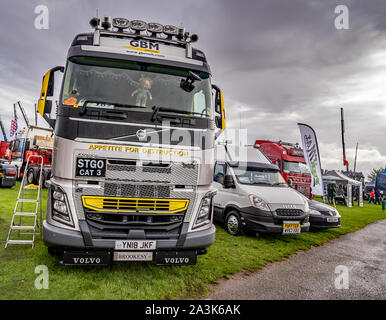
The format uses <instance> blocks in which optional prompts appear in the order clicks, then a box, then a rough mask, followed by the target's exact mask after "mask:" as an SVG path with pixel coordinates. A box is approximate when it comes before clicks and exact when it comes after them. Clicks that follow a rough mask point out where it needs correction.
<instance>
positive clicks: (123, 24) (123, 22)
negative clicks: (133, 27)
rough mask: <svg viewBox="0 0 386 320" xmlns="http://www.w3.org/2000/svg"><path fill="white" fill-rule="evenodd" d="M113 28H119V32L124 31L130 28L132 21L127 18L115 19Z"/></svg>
mask: <svg viewBox="0 0 386 320" xmlns="http://www.w3.org/2000/svg"><path fill="white" fill-rule="evenodd" d="M113 27H114V28H117V29H118V31H123V29H127V28H128V27H130V21H129V20H127V19H125V18H114V19H113Z"/></svg>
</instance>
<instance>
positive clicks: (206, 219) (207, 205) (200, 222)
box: [193, 192, 215, 229]
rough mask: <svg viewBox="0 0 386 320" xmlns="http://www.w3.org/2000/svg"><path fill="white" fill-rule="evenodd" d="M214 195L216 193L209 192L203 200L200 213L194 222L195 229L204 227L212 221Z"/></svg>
mask: <svg viewBox="0 0 386 320" xmlns="http://www.w3.org/2000/svg"><path fill="white" fill-rule="evenodd" d="M214 195H215V193H214V192H209V193H207V194H206V195H205V196H204V197H203V198H202V200H201V205H200V211H199V212H198V215H197V218H196V221H195V222H194V225H193V229H195V228H199V227H202V226H204V225H206V224H208V223H210V222H211V221H212V199H213V196H214Z"/></svg>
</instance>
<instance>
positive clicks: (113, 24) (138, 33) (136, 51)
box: [78, 16, 206, 66]
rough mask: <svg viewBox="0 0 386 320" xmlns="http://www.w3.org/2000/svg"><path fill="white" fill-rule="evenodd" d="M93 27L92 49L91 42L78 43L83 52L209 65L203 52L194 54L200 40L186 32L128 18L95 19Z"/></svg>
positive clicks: (92, 22) (92, 21)
mask: <svg viewBox="0 0 386 320" xmlns="http://www.w3.org/2000/svg"><path fill="white" fill-rule="evenodd" d="M90 25H91V26H92V27H93V28H94V29H95V32H94V37H93V45H90V43H89V42H90V39H87V40H86V38H85V41H84V42H83V43H84V45H83V43H82V41H81V39H82V38H80V39H78V41H79V44H82V49H83V50H88V51H96V52H110V53H118V54H126V55H137V56H141V57H147V58H157V59H163V60H172V61H177V62H183V63H189V64H195V65H200V66H202V65H203V62H206V60H205V55H204V54H203V53H202V52H201V51H198V50H193V49H192V47H191V45H190V43H191V42H194V41H197V40H198V36H197V35H195V34H193V35H190V33H189V32H185V29H184V28H178V27H176V26H173V25H162V24H160V23H156V22H150V23H146V22H145V21H142V20H130V21H129V20H128V19H125V18H113V19H112V20H111V18H110V17H108V16H105V17H103V18H102V19H101V20H99V19H98V18H93V19H91V20H90ZM99 25H100V26H101V27H102V28H100V27H99ZM113 28H115V29H117V30H113ZM125 29H126V30H125ZM114 34H117V36H116V37H115V36H114ZM118 35H119V36H118ZM85 42H87V44H86V43H85Z"/></svg>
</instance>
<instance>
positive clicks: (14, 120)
mask: <svg viewBox="0 0 386 320" xmlns="http://www.w3.org/2000/svg"><path fill="white" fill-rule="evenodd" d="M16 131H17V115H16V114H15V119H13V120H12V121H11V131H10V135H11V137H12V136H13V135H14V134H15V133H16Z"/></svg>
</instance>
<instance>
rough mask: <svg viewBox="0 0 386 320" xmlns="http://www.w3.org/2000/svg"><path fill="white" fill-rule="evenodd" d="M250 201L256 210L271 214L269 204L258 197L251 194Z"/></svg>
mask: <svg viewBox="0 0 386 320" xmlns="http://www.w3.org/2000/svg"><path fill="white" fill-rule="evenodd" d="M249 201H251V205H252V206H253V207H255V208H257V209H260V210H264V211H269V212H271V209H270V208H269V206H268V204H267V203H266V202H265V201H264V200H263V199H261V198H259V197H258V196H255V195H253V194H250V195H249Z"/></svg>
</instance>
